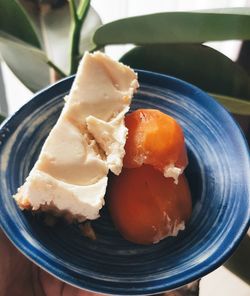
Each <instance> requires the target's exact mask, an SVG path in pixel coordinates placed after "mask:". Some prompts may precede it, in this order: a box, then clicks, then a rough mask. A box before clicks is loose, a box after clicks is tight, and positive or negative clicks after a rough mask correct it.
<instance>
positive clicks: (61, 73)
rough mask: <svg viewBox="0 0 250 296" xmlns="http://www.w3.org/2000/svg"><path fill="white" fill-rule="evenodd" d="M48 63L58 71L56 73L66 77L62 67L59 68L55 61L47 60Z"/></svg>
mask: <svg viewBox="0 0 250 296" xmlns="http://www.w3.org/2000/svg"><path fill="white" fill-rule="evenodd" d="M47 64H48V65H49V66H50V67H51V68H53V69H54V70H55V71H56V73H57V74H58V75H59V76H60V77H61V78H64V77H66V76H67V75H66V74H65V73H64V72H63V71H62V70H61V69H59V68H58V67H57V66H56V65H55V64H54V63H53V62H51V61H47Z"/></svg>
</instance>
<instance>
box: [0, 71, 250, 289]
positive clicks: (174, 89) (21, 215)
mask: <svg viewBox="0 0 250 296" xmlns="http://www.w3.org/2000/svg"><path fill="white" fill-rule="evenodd" d="M138 74H139V82H140V90H139V92H138V93H137V94H136V96H135V98H134V99H133V103H132V109H138V108H156V109H159V110H161V111H163V112H165V113H167V114H169V115H171V116H173V117H174V118H176V119H177V120H178V121H179V123H180V124H181V126H182V127H183V129H184V133H185V139H186V144H187V148H188V155H189V166H188V168H187V170H186V174H187V177H188V180H189V184H190V187H191V192H192V199H193V213H192V217H191V220H190V221H189V223H188V225H187V228H186V230H185V231H183V232H181V233H180V234H179V235H178V236H177V237H174V238H167V239H165V240H163V241H161V242H160V243H158V244H156V245H151V246H140V245H135V244H132V243H129V242H128V241H125V240H124V239H123V238H122V237H121V236H120V235H119V233H118V232H117V231H116V230H115V228H114V227H113V224H112V222H111V220H110V218H109V215H108V212H107V210H106V208H104V209H103V210H102V211H101V218H100V219H98V220H96V221H94V222H93V224H92V225H93V228H94V229H95V231H96V233H97V240H96V241H91V240H89V239H87V238H85V237H83V236H82V234H81V233H80V231H79V229H78V227H77V226H76V225H65V224H63V223H59V224H57V225H56V226H55V227H48V226H45V225H44V224H43V222H42V221H41V220H40V219H39V217H36V216H33V215H31V214H30V213H26V212H22V211H20V210H19V209H18V207H17V206H16V204H15V202H14V200H13V199H12V197H11V196H12V195H13V194H14V193H16V191H17V188H18V187H19V186H20V185H21V184H22V183H23V182H24V180H25V178H26V176H27V175H28V173H29V171H30V169H31V168H32V166H33V164H34V163H35V161H36V159H37V157H38V154H39V151H40V149H41V147H42V144H43V142H44V140H45V138H46V136H47V135H48V133H49V131H50V129H51V128H52V127H53V125H54V124H55V122H56V120H57V118H58V116H59V114H60V111H61V109H62V106H63V97H64V96H65V95H66V94H67V93H68V92H69V89H70V87H71V84H72V82H73V78H74V77H70V78H67V79H65V80H63V81H61V82H58V83H57V84H55V85H53V86H51V87H49V88H47V89H45V90H43V91H41V92H40V93H38V94H36V95H35V96H34V98H33V99H32V100H31V101H30V102H28V103H27V104H26V105H25V106H23V107H22V108H21V109H20V110H19V111H18V112H17V113H15V114H14V115H13V116H12V117H11V118H10V119H9V120H7V121H5V122H4V124H2V127H1V130H0V224H1V227H2V229H3V230H4V231H5V233H6V234H7V235H8V237H9V238H10V239H11V241H12V242H13V243H14V244H15V245H16V246H17V247H18V248H19V249H20V250H21V251H22V252H23V253H24V254H25V255H26V256H28V257H29V258H30V259H32V260H33V261H34V262H36V263H37V264H38V265H40V266H41V267H42V268H44V269H46V270H47V271H49V272H50V273H52V274H54V275H55V276H57V277H58V278H60V279H62V280H64V281H66V282H68V283H71V284H73V285H75V286H78V287H80V288H84V289H88V290H91V291H97V292H102V293H109V294H115V295H145V294H152V293H157V292H162V291H165V290H169V289H174V288H176V287H178V286H181V285H184V284H186V283H188V282H190V281H193V280H195V279H197V278H200V277H202V276H204V275H205V274H207V273H209V272H211V271H212V270H214V269H215V268H216V267H218V266H219V265H221V264H222V263H223V262H224V261H225V260H226V259H227V258H228V257H229V256H230V255H231V253H232V252H233V250H234V249H235V247H236V246H237V245H238V243H239V241H240V239H241V238H242V236H243V235H244V233H245V232H246V230H247V228H248V226H249V219H250V200H249V199H250V197H249V196H250V188H249V186H250V185H249V184H250V183H249V180H250V170H249V155H248V149H247V145H246V142H245V140H244V138H243V136H242V134H241V132H240V130H239V128H238V126H237V125H236V124H235V122H234V121H233V119H232V118H231V116H230V115H229V114H228V113H227V112H226V111H225V110H224V109H223V108H222V107H221V106H220V105H219V104H218V103H216V102H215V101H214V100H213V99H212V98H210V97H209V96H208V95H206V94H205V93H204V92H202V91H201V90H199V89H198V88H196V87H194V86H192V85H190V84H188V83H185V82H183V81H181V80H178V79H175V78H172V77H168V76H164V75H160V74H156V73H150V72H145V71H138Z"/></svg>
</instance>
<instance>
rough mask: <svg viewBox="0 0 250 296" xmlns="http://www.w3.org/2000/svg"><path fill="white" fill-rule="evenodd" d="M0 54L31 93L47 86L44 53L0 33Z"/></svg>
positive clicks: (46, 65)
mask: <svg viewBox="0 0 250 296" xmlns="http://www.w3.org/2000/svg"><path fill="white" fill-rule="evenodd" d="M0 53H1V55H2V57H3V59H4V61H5V62H6V64H7V65H8V66H9V68H10V69H11V70H12V72H13V73H14V74H15V75H16V76H17V78H18V79H20V81H21V82H22V83H23V84H24V85H25V86H27V87H28V88H29V89H30V90H31V91H37V90H39V89H41V88H43V87H45V86H47V85H48V84H49V66H48V64H47V58H46V56H45V53H44V52H43V51H41V50H39V49H37V48H34V47H31V46H29V45H28V44H26V43H24V42H20V40H17V39H15V38H13V37H11V36H9V35H6V34H4V33H1V31H0Z"/></svg>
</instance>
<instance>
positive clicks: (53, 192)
mask: <svg viewBox="0 0 250 296" xmlns="http://www.w3.org/2000/svg"><path fill="white" fill-rule="evenodd" d="M138 86H139V85H138V82H137V75H136V73H135V72H134V71H133V70H132V69H130V68H129V67H127V66H124V65H123V64H121V63H118V62H116V61H113V60H112V59H110V58H109V57H107V56H106V55H104V54H103V53H100V52H97V53H94V54H89V53H86V54H85V55H84V57H83V59H82V61H81V63H80V65H79V68H78V71H77V75H76V78H75V80H74V83H73V85H72V88H71V90H70V93H69V95H68V96H67V97H66V98H65V101H66V103H65V106H64V108H63V110H62V113H61V115H60V117H59V119H58V121H57V123H56V124H55V126H54V127H53V129H52V130H51V132H50V134H49V136H48V138H47V139H46V141H45V143H44V145H43V148H42V151H41V153H40V156H39V158H38V160H37V162H36V164H35V166H34V167H33V169H32V171H31V172H30V174H29V176H28V177H27V179H26V182H25V183H24V185H23V186H22V187H20V188H19V190H18V193H17V194H16V195H15V196H14V198H15V200H16V201H17V203H18V205H19V206H20V208H22V209H31V210H44V211H52V212H53V211H54V212H56V213H59V214H60V213H61V214H63V213H67V214H70V215H71V216H72V217H73V218H74V219H76V220H78V221H83V220H85V219H96V218H97V217H98V216H99V210H100V209H101V208H102V206H103V204H104V195H105V191H106V187H107V174H108V171H109V170H111V171H112V172H113V173H114V174H117V175H118V174H119V173H120V172H121V169H122V160H123V157H124V154H125V151H124V145H125V142H126V135H127V128H126V127H125V125H124V115H125V113H126V112H127V111H128V110H129V106H130V102H131V98H132V96H133V93H134V92H135V91H136V89H137V88H138Z"/></svg>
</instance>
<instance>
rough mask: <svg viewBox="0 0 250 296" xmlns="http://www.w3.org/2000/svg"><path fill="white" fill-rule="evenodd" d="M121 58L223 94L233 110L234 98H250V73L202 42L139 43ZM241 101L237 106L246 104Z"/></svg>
mask: <svg viewBox="0 0 250 296" xmlns="http://www.w3.org/2000/svg"><path fill="white" fill-rule="evenodd" d="M121 61H122V62H123V63H124V64H127V65H130V66H131V67H133V68H138V69H145V70H150V71H155V72H159V73H163V74H168V75H172V76H175V77H178V78H180V79H183V80H186V81H188V82H190V83H192V84H194V85H197V86H198V87H200V88H201V89H203V90H205V91H207V92H210V93H214V94H220V95H221V96H220V99H221V101H222V100H223V101H224V103H225V102H226V101H227V102H228V106H229V105H230V108H231V109H232V108H233V101H234V99H233V98H241V99H243V100H250V76H249V75H248V74H247V72H246V71H245V70H244V69H242V68H241V67H240V66H239V65H238V64H236V63H235V62H233V61H232V60H230V59H229V58H227V57H226V56H224V55H223V54H222V53H220V52H218V51H216V50H215V49H212V48H210V47H207V46H204V45H201V44H165V45H164V44H162V45H151V46H150V45H148V46H139V47H135V48H133V49H132V50H130V51H129V52H127V53H126V54H125V55H124V56H123V57H122V58H121ZM223 96H224V97H223ZM226 96H229V97H232V98H230V99H227V98H226ZM217 97H219V96H217ZM229 101H230V103H229ZM239 104H241V105H239V107H238V108H241V107H240V106H242V107H243V103H242V102H241V103H240V102H239ZM238 111H239V109H238Z"/></svg>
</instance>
